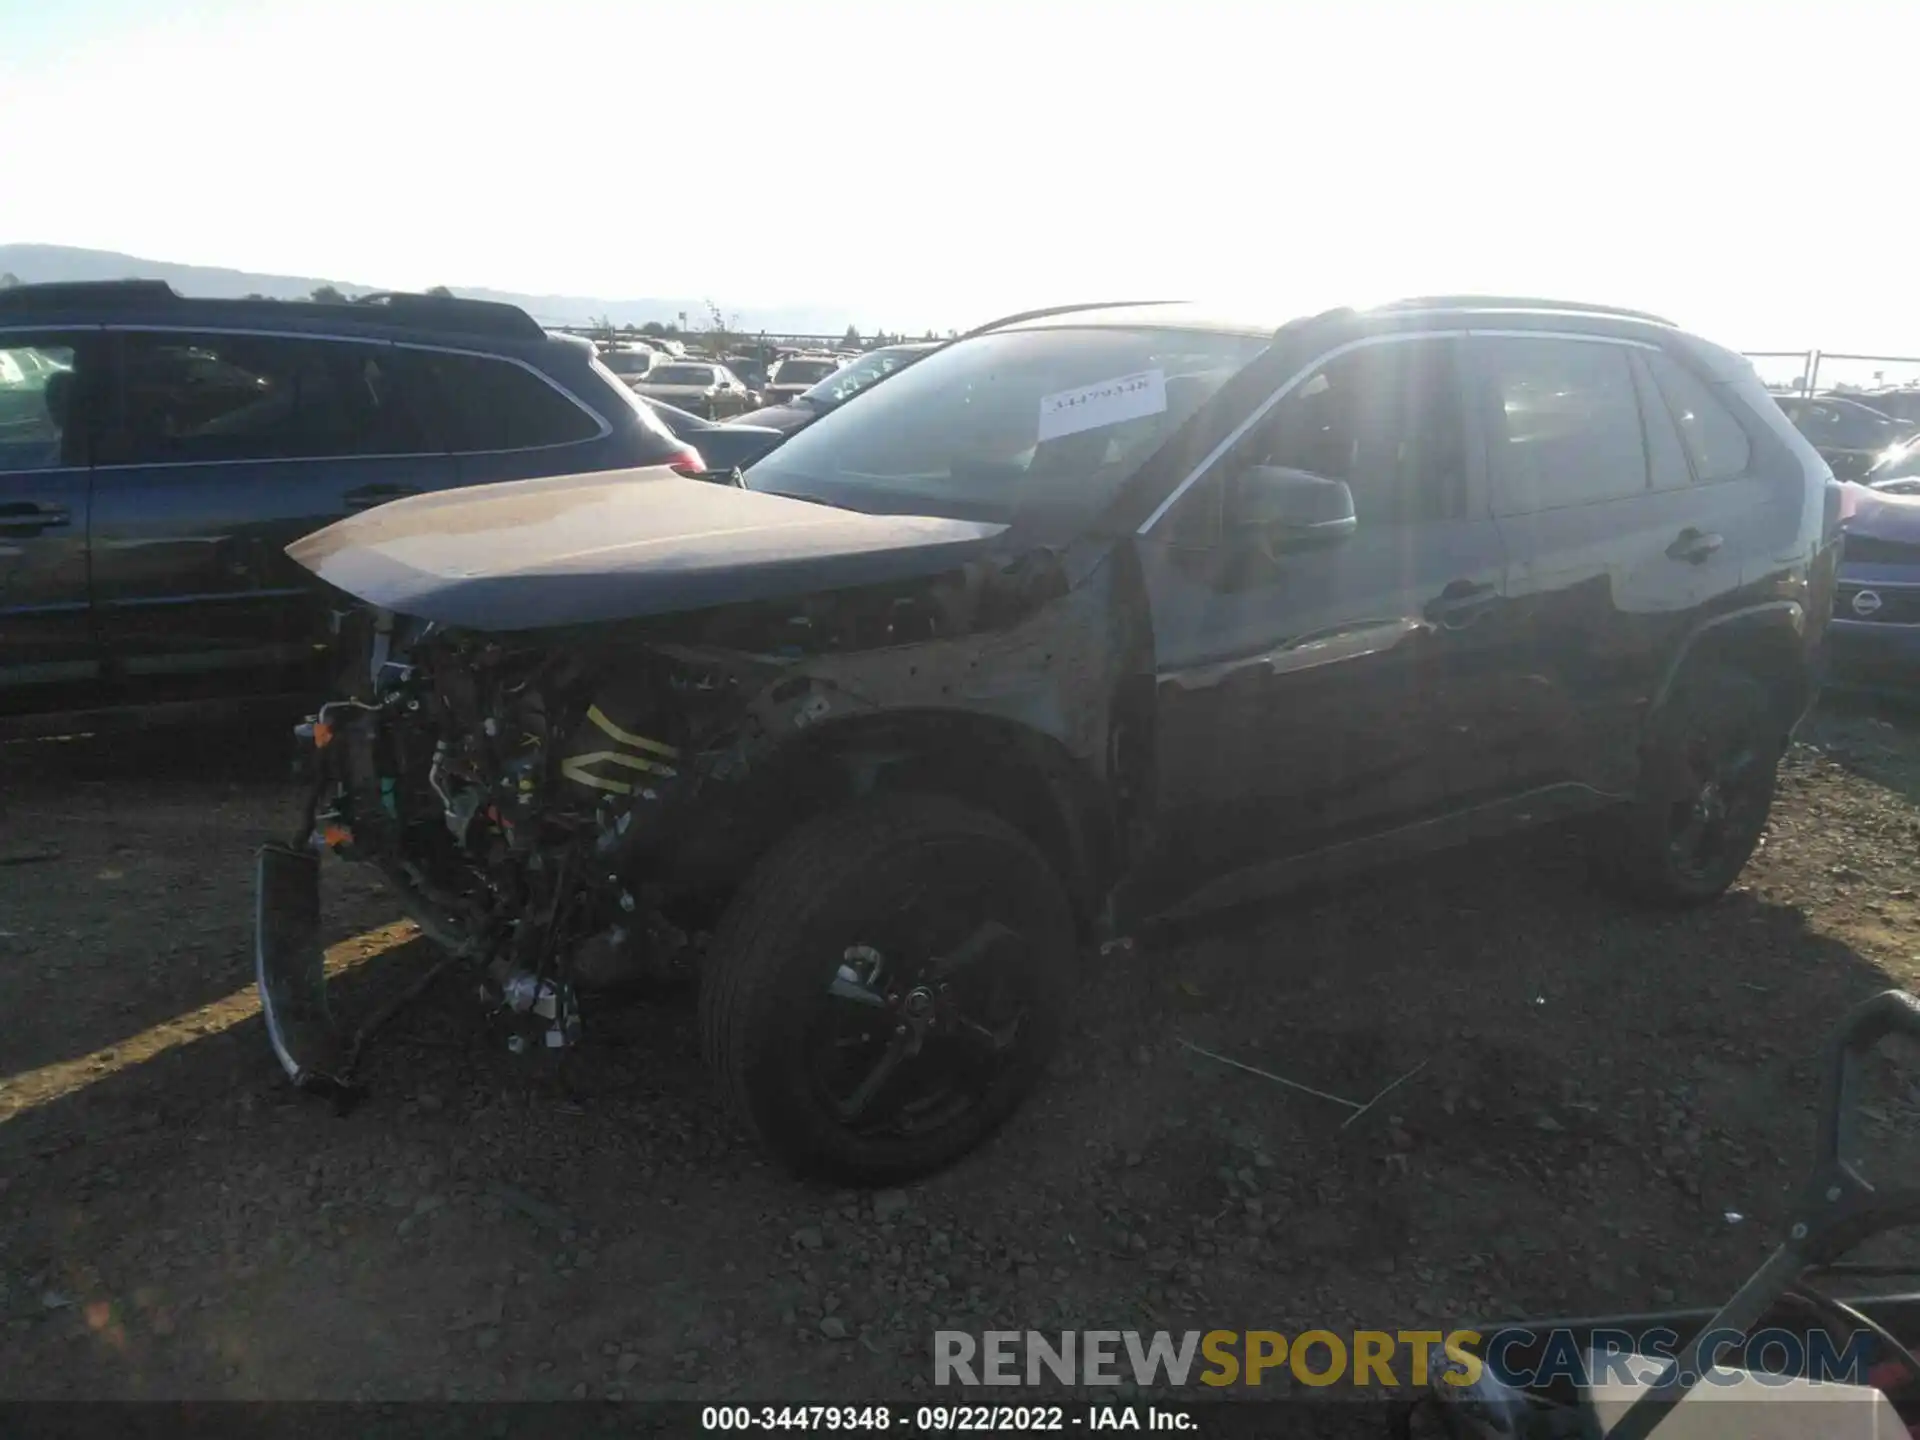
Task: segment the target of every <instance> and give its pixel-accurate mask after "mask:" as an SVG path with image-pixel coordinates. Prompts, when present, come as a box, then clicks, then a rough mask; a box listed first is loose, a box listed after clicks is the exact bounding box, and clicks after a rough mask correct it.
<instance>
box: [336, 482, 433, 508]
mask: <svg viewBox="0 0 1920 1440" xmlns="http://www.w3.org/2000/svg"><path fill="white" fill-rule="evenodd" d="M419 493H420V492H419V491H418V490H413V489H409V488H408V487H407V486H405V485H362V486H361V487H360V488H359V489H358V490H349V491H347V493H346V494H344V495H342V496H341V497H340V499H341V500H342V502H343V503H345V505H346V507H347V509H349V510H371V509H372V508H373V507H374V506H376V505H384V504H386V503H387V502H388V501H389V500H402V499H405V498H406V497H407V496H409V495H418V494H419Z"/></svg>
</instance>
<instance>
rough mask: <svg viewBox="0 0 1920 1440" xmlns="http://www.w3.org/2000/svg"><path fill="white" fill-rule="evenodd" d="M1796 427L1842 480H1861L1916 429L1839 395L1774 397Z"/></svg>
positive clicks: (1907, 423)
mask: <svg viewBox="0 0 1920 1440" xmlns="http://www.w3.org/2000/svg"><path fill="white" fill-rule="evenodd" d="M1775 398H1776V399H1777V400H1778V401H1779V405H1780V408H1781V409H1782V410H1784V411H1785V412H1786V414H1787V418H1788V419H1789V420H1791V421H1793V423H1794V426H1795V428H1797V429H1798V430H1799V431H1800V433H1801V434H1802V435H1804V436H1806V437H1807V439H1808V440H1809V441H1811V442H1812V444H1813V448H1814V449H1816V450H1818V451H1819V452H1820V457H1821V459H1823V460H1825V461H1826V462H1827V464H1828V465H1830V466H1831V467H1832V468H1833V473H1834V474H1835V475H1836V476H1838V477H1839V478H1840V479H1842V480H1862V479H1865V478H1866V475H1867V472H1868V471H1870V470H1872V469H1873V467H1874V466H1875V465H1877V464H1879V463H1880V462H1881V461H1882V460H1884V459H1885V458H1886V457H1887V456H1888V455H1889V454H1890V453H1891V452H1892V451H1894V450H1896V449H1898V448H1900V447H1901V446H1902V445H1904V443H1905V442H1906V441H1908V440H1910V439H1912V438H1913V436H1914V433H1915V431H1916V430H1920V426H1916V425H1915V424H1913V423H1912V422H1909V421H1904V420H1896V419H1894V418H1893V417H1892V416H1891V415H1887V414H1883V413H1882V412H1881V411H1879V410H1875V409H1873V408H1872V407H1871V406H1868V405H1863V404H1861V403H1860V402H1859V401H1858V400H1850V399H1847V398H1845V397H1843V396H1838V395H1781V396H1777V397H1775Z"/></svg>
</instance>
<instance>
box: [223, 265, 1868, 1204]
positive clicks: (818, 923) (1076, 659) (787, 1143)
mask: <svg viewBox="0 0 1920 1440" xmlns="http://www.w3.org/2000/svg"><path fill="white" fill-rule="evenodd" d="M656 474H657V478H656V479H654V480H652V481H649V482H647V483H645V484H643V485H625V484H621V483H618V482H617V481H609V480H607V479H605V478H595V477H591V476H589V477H581V478H579V479H576V480H573V481H568V482H557V483H554V484H552V485H540V486H535V485H528V486H510V487H499V486H493V487H486V488H483V489H479V490H475V491H471V492H467V493H465V494H457V495H431V496H422V497H419V498H417V499H413V500H408V501H403V502H400V503H399V504H397V505H394V506H390V507H387V508H386V509H384V510H382V511H379V512H376V513H374V514H371V515H365V516H356V517H352V518H350V519H348V520H346V521H343V522H341V523H339V524H336V525H333V526H330V527H328V528H327V529H325V530H322V531H320V532H319V533H317V534H314V535H310V536H308V537H306V538H305V539H304V540H302V541H300V542H299V543H298V544H297V545H296V546H294V548H293V554H294V556H295V558H296V559H298V561H299V562H300V563H302V564H304V565H307V566H308V567H310V568H311V569H312V570H313V571H314V573H315V574H317V575H318V576H319V577H320V578H321V579H323V580H325V581H327V582H329V583H331V584H334V585H335V586H337V587H339V588H340V589H342V590H344V591H346V592H347V593H349V594H351V595H353V596H354V597H355V598H356V599H358V600H359V601H360V602H362V606H363V607H370V608H361V609H360V610H358V611H356V613H355V615H354V616H353V617H352V618H351V619H349V620H348V621H347V622H345V628H347V629H348V630H349V631H351V632H352V633H353V634H355V635H357V636H359V637H360V640H359V644H360V646H361V653H362V655H363V656H365V657H366V661H365V662H364V663H360V664H354V665H343V666H342V667H341V673H342V676H343V681H344V683H345V685H346V686H347V688H346V689H344V690H343V691H342V693H341V701H340V703H339V704H337V705H334V706H332V707H330V708H329V710H328V711H327V716H328V717H329V726H330V728H329V743H328V744H326V745H325V746H324V747H316V748H315V749H314V750H312V751H311V752H310V753H311V754H312V756H313V758H314V763H315V765H316V767H317V768H318V771H319V774H318V776H317V779H318V782H319V790H318V794H319V801H320V803H321V805H322V806H324V813H325V815H326V816H327V820H326V823H325V825H324V828H321V829H319V830H318V832H317V833H316V834H314V835H313V837H312V839H311V840H309V838H308V836H307V835H306V834H304V833H302V834H300V835H299V838H298V842H297V843H296V844H294V845H291V846H271V847H268V848H267V849H265V850H263V851H262V855H261V870H260V898H259V903H258V907H257V911H256V914H257V916H258V923H257V926H256V933H257V936H258V943H259V973H260V978H261V985H260V989H261V992H262V995H263V1008H264V1009H265V1012H266V1018H267V1028H268V1032H269V1034H270V1035H272V1036H273V1037H274V1040H275V1049H276V1052H277V1053H278V1055H279V1058H280V1062H281V1064H282V1065H283V1067H285V1068H286V1069H287V1071H288V1073H289V1075H290V1076H291V1077H292V1078H293V1079H294V1081H295V1083H297V1084H303V1085H307V1086H310V1087H312V1088H315V1089H320V1090H326V1089H329V1088H332V1089H336V1090H337V1089H338V1088H339V1087H340V1085H341V1084H342V1083H343V1077H342V1073H341V1066H342V1064H343V1057H345V1056H347V1055H348V1053H349V1051H348V1049H347V1042H346V1040H345V1038H344V1037H342V1036H339V1035H337V1034H331V1033H329V1032H327V1031H326V1029H325V1028H324V1025H323V1023H322V1022H323V1021H324V1014H325V1012H324V1010H323V1008H322V1007H321V1006H320V1005H319V1004H318V1002H317V1000H316V998H315V997H317V996H318V995H320V994H321V993H322V992H323V989H324V987H325V985H326V983H327V982H326V969H325V965H324V955H323V952H322V949H321V945H320V940H319V936H318V932H317V927H316V926H315V924H314V923H313V920H312V917H313V916H314V915H316V914H318V913H320V912H319V906H320V899H319V895H318V888H319V883H320V881H319V871H320V865H319V860H318V856H319V854H320V853H322V852H324V851H331V852H333V853H334V854H336V855H339V856H341V857H343V858H346V859H350V860H360V861H368V862H372V863H374V864H376V865H377V866H379V868H380V870H381V871H382V872H383V873H384V874H385V875H387V876H388V877H389V878H390V879H391V880H392V881H393V883H394V884H395V886H396V887H397V889H398V890H399V892H400V893H401V895H402V896H404V897H406V898H407V900H408V904H407V910H408V913H409V914H411V915H414V916H415V917H417V918H419V919H420V923H421V925H422V928H423V929H425V930H426V931H427V933H428V934H430V935H432V936H434V937H435V938H436V939H437V940H438V941H440V943H442V944H444V945H446V946H448V947H449V948H450V949H452V950H453V951H454V952H455V953H456V954H457V955H458V956H459V957H460V958H461V960H462V961H463V962H464V963H466V964H468V965H469V966H470V967H471V969H472V971H473V973H474V974H475V975H476V977H477V978H478V979H479V981H480V983H481V985H482V986H483V987H485V993H486V994H487V995H488V997H489V1003H490V1004H491V1006H492V1008H493V1010H494V1011H495V1013H497V1014H499V1015H500V1016H501V1017H502V1021H503V1023H504V1024H507V1025H510V1026H513V1027H515V1028H514V1035H515V1037H516V1040H517V1044H516V1047H515V1048H518V1049H520V1050H523V1051H532V1052H535V1053H540V1052H543V1051H544V1050H545V1049H547V1048H549V1047H551V1048H565V1047H566V1046H568V1045H570V1044H572V1043H574V1042H575V1040H577V1039H578V1038H579V1035H580V1033H581V1029H582V1026H583V1025H584V1024H586V1023H589V1022H590V1021H591V1018H592V1012H591V1010H590V1009H588V1008H585V1007H590V1006H591V1005H593V1004H594V1003H595V1002H594V1001H593V999H592V998H591V992H592V988H593V987H594V986H608V985H612V984H616V983H619V982H620V981H623V980H625V981H631V980H634V979H639V978H642V977H660V978H665V977H671V976H674V975H676V974H677V975H681V976H697V978H698V982H699V985H698V990H699V1008H700V1036H701V1043H702V1046H703V1048H704V1050H705V1053H706V1056H707V1058H708V1060H709V1062H710V1064H711V1065H712V1067H713V1069H714V1070H715V1071H716V1073H717V1074H718V1075H719V1076H720V1077H721V1079H722V1083H723V1084H724V1085H725V1087H726V1090H727V1092H728V1094H729V1096H730V1098H731V1100H732V1101H733V1104H734V1106H735V1108H736V1110H737V1112H738V1114H739V1115H740V1116H741V1117H742V1119H743V1120H744V1121H745V1123H746V1124H747V1126H748V1127H749V1128H750V1129H751V1130H752V1131H753V1132H754V1133H755V1134H757V1135H758V1136H759V1137H760V1138H761V1140H762V1141H763V1142H764V1143H765V1144H766V1145H767V1146H768V1147H769V1148H770V1149H771V1150H773V1151H774V1152H775V1153H776V1154H777V1155H778V1156H779V1157H780V1158H781V1159H782V1160H783V1161H785V1162H786V1163H788V1164H790V1165H792V1166H794V1167H795V1168H798V1169H803V1170H808V1171H813V1172H819V1173H824V1174H827V1175H831V1176H833V1177H835V1178H837V1179H840V1180H852V1181H857V1182H862V1183H892V1182H895V1181H898V1180H900V1179H902V1178H905V1177H908V1176H912V1175H916V1174H920V1173H923V1172H925V1171H927V1170H930V1169H933V1168H935V1167H937V1166H940V1165H942V1164H945V1163H947V1162H949V1161H951V1160H953V1159H954V1158H955V1157H957V1156H959V1155H961V1154H963V1153H964V1152H966V1151H967V1150H968V1149H970V1148H971V1147H972V1146H974V1145H975V1144H977V1143H979V1141H981V1140H982V1139H983V1138H984V1137H985V1136H986V1135H987V1134H989V1133H990V1132H991V1131H992V1130H993V1129H994V1128H995V1127H996V1126H997V1125H999V1124H1000V1123H1001V1121H1003V1120H1004V1119H1005V1118H1006V1117H1007V1116H1008V1115H1009V1114H1010V1113H1011V1112H1012V1111H1013V1110H1014V1108H1015V1107H1016V1106H1017V1105H1018V1104H1019V1103H1020V1101H1021V1099H1022V1097H1023V1096H1024V1095H1025V1094H1026V1093H1027V1092H1028V1090H1029V1089H1030V1088H1031V1087H1032V1085H1033V1084H1034V1082H1035V1081H1036V1079H1037V1078H1038V1077H1039V1075H1040V1073H1041V1071H1042V1068H1043V1067H1044V1066H1045V1064H1046V1061H1047V1057H1048V1054H1049V1051H1050V1050H1051V1048H1052V1047H1053V1045H1054V1042H1055V1041H1056V1039H1057V1038H1058V1037H1059V1036H1060V1034H1061V1033H1062V1031H1063V1029H1065V1028H1066V1027H1067V1026H1068V1025H1069V1024H1070V1022H1071V1013H1072V1007H1073V1004H1074V996H1075V986H1074V983H1073V977H1074V967H1075V959H1076V955H1077V954H1078V953H1079V952H1080V950H1081V949H1082V946H1083V944H1084V943H1085V942H1086V941H1089V940H1093V939H1098V938H1101V937H1103V936H1111V935H1114V934H1116V933H1119V934H1125V933H1128V928H1129V927H1131V926H1133V925H1135V924H1138V923H1140V922H1141V921H1142V920H1144V919H1146V918H1148V917H1151V916H1154V915H1166V914H1168V913H1169V912H1174V911H1176V909H1177V910H1178V911H1183V912H1185V913H1192V912H1194V911H1198V910H1202V909H1208V908H1213V907H1216V906H1220V905H1226V904H1233V903H1238V902H1244V901H1246V900H1249V899H1252V898H1254V897H1256V896H1264V895H1267V894H1270V893H1271V892H1272V891H1273V890H1274V889H1275V888H1276V887H1277V886H1279V885H1282V884H1284V883H1286V882H1288V881H1295V882H1297V881H1300V880H1303V879H1310V878H1315V877H1322V876H1326V875H1328V874H1330V873H1333V872H1336V871H1340V870H1344V869H1351V868H1353V867H1355V866H1357V865H1360V864H1364V863H1367V862H1369V861H1380V860H1385V859H1388V858H1393V857H1399V856H1403V855H1405V854H1407V853H1408V852H1411V851H1418V850H1429V849H1434V848H1438V847H1440V846H1443V845H1449V844H1463V843H1471V842H1473V841H1475V840H1478V839H1481V838H1483V837H1488V836H1491V835H1495V834H1499V833H1504V832H1508V831H1514V830H1519V829H1522V828H1523V827H1527V826H1535V825H1542V824H1546V823H1549V822H1555V821H1563V820H1567V819H1571V818H1574V817H1576V816H1577V817H1581V818H1583V819H1584V820H1585V821H1586V822H1587V823H1588V825H1589V827H1590V830H1591V845H1592V852H1593V855H1594V860H1595V867H1596V869H1597V870H1598V871H1599V872H1600V873H1602V874H1604V875H1605V876H1606V877H1608V879H1609V880H1610V881H1611V882H1612V883H1613V884H1615V885H1616V886H1617V887H1618V888H1620V889H1621V890H1623V891H1625V892H1627V893H1630V894H1632V895H1634V896H1637V897H1639V898H1640V899H1643V900H1647V901H1651V902H1653V903H1656V904H1661V905H1667V906H1680V905H1694V904H1700V903H1703V902H1707V901H1710V900H1712V899H1714V898H1715V897H1717V896H1719V895H1720V894H1722V893H1723V892H1724V891H1725V890H1726V888H1727V887H1728V885H1729V884H1731V883H1732V882H1733V880H1734V879H1735V877H1736V876H1737V875H1738V874H1739V873H1740V871H1741V870H1742V868H1743V867H1744V866H1745V865H1746V863H1747V860H1748V858H1749V856H1750V855H1751V854H1752V852H1753V849H1754V847H1755V845H1756V844H1757V842H1758V840H1759V838H1760V835H1761V833H1762V830H1763V828H1764V827H1765V825H1766V823H1767V816H1768V810H1769V807H1770V805H1771V802H1772V798H1773V792H1774V783H1775V770H1776V765H1777V762H1778V760H1779V757H1780V755H1781V754H1782V752H1783V751H1784V750H1785V748H1786V745H1787V743H1788V740H1789V737H1790V736H1791V734H1792V732H1793V730H1794V727H1795V725H1796V724H1797V723H1798V721H1799V719H1800V717H1801V716H1802V714H1803V713H1804V712H1805V710H1806V708H1807V706H1808V705H1809V704H1810V702H1811V700H1812V697H1813V693H1814V657H1815V654H1816V652H1817V649H1818V646H1819V644H1820V640H1821V636H1822V633H1823V631H1824V630H1825V628H1826V623H1827V619H1828V612H1829V607H1830V604H1831V601H1832V596H1833V576H1834V564H1835V560H1836V558H1837V557H1836V552H1837V549H1838V538H1839V532H1838V528H1837V527H1838V524H1839V520H1840V500H1841V498H1842V494H1843V490H1842V487H1841V486H1840V485H1839V484H1837V483H1836V482H1834V480H1833V478H1832V475H1831V473H1830V471H1829V470H1828V467H1827V465H1826V463H1825V462H1824V461H1822V460H1821V459H1820V457H1819V455H1818V454H1816V453H1815V452H1814V450H1813V448H1812V447H1811V446H1810V445H1808V443H1807V441H1806V440H1805V438H1804V437H1802V436H1801V435H1800V433H1799V432H1798V431H1796V430H1795V429H1794V428H1793V426H1792V425H1791V424H1790V423H1788V421H1787V419H1786V417H1785V416H1784V415H1783V414H1782V413H1781V412H1780V408H1779V407H1778V406H1777V405H1775V404H1774V403H1773V402H1772V400H1771V399H1769V398H1768V396H1767V394H1766V392H1765V391H1764V390H1763V389H1762V388H1761V386H1760V383H1759V380H1758V378H1757V377H1756V376H1755V374H1754V371H1753V367H1752V365H1751V364H1750V363H1749V362H1748V361H1746V360H1745V359H1744V358H1742V357H1741V356H1739V355H1736V354H1734V353H1732V352H1730V351H1728V350H1725V349H1722V348H1720V347H1719V346H1716V345H1712V344H1709V343H1707V342H1706V341H1703V340H1700V339H1697V338H1695V337H1693V336H1691V335H1688V334H1686V333H1685V332H1683V331H1681V330H1679V329H1678V328H1677V327H1675V326H1673V325H1671V324H1668V323H1666V322H1663V321H1660V320H1658V319H1655V318H1653V317H1650V316H1644V315H1639V314H1635V313H1629V312H1623V311H1618V310H1608V309H1604V308H1600V307H1594V306H1583V305H1576V304H1555V303H1551V302H1547V301H1541V300H1528V299H1518V298H1516V299H1494V298H1490V297H1471V298H1445V297H1441V298H1430V299H1423V300H1419V301H1410V302H1406V303H1403V304H1399V305H1392V306H1385V307H1381V308H1379V309H1374V310H1369V311H1362V312H1356V311H1353V310H1339V311H1333V312H1329V313H1327V314H1324V315H1320V316H1315V317H1312V318H1309V319H1303V320H1300V321H1296V322H1292V323H1288V324H1285V325H1282V326H1280V327H1279V328H1278V329H1276V328H1275V327H1274V325H1273V324H1272V322H1271V321H1263V320H1262V319H1259V318H1257V317H1253V316H1247V315H1228V316H1221V315H1217V314H1208V313H1204V312H1200V311H1196V310H1193V309H1191V308H1188V307H1182V306H1154V305H1125V306H1075V307H1063V308H1062V309H1060V310H1057V311H1047V312H1040V313H1037V314H1028V315H1021V316H1013V317H1009V318H1008V319H1006V320H1004V321H1001V322H999V323H997V324H994V325H990V326H987V327H985V328H984V329H982V330H980V331H977V332H975V333H973V334H970V335H968V336H967V337H966V338H964V339H961V340H958V341H955V342H954V343H952V344H950V345H947V346H944V347H942V348H941V349H939V350H937V351H935V352H934V353H933V354H931V355H928V356H927V357H926V358H924V359H923V360H920V361H919V362H917V363H915V364H914V365H912V366H910V367H908V368H907V369H905V370H903V371H901V372H899V373H898V374H896V375H895V376H893V377H892V378H891V379H890V380H889V381H888V382H887V383H885V384H880V385H876V386H874V387H872V388H871V389H869V390H868V391H866V392H865V393H863V394H862V395H860V396H859V397H857V400H856V403H852V404H846V405H842V406H840V407H839V408H837V409H835V410H833V411H832V412H831V413H829V414H827V415H825V416H824V417H823V418H821V419H820V420H819V421H818V422H817V423H815V424H813V425H810V426H808V427H807V428H806V429H804V430H802V431H801V432H800V433H799V434H798V435H795V436H794V437H792V438H791V439H789V440H787V441H786V442H785V443H784V444H782V445H781V446H780V447H779V448H778V449H776V450H774V451H773V452H772V453H771V454H769V455H768V456H767V457H766V458H765V459H763V460H761V461H760V462H759V463H758V464H756V465H754V466H753V467H752V468H751V469H749V470H748V471H747V472H746V476H745V481H746V483H745V485H744V486H743V487H733V486H721V485H711V484H697V483H692V482H689V481H686V480H682V479H679V478H676V477H674V476H672V475H670V474H660V473H658V472H656ZM395 612H397V613H398V615H399V616H400V617H401V618H400V619H399V620H398V621H397V622H396V623H394V624H393V625H392V626H391V628H390V629H389V630H388V631H387V632H386V633H385V634H384V635H383V634H382V632H381V631H380V630H379V629H377V628H376V618H377V617H378V616H381V615H385V616H392V615H393V614H394V613H395ZM376 655H377V657H378V658H379V659H380V660H384V661H385V662H386V663H384V664H379V663H373V659H374V657H375V656H376ZM496 736H498V737H502V738H501V739H499V740H497V741H496V740H495V739H494V738H493V737H496ZM505 737H513V738H512V740H511V741H508V740H507V739H506V738H505ZM305 823H306V825H307V826H308V827H312V826H313V816H312V812H311V811H309V812H308V815H307V819H306V822H305ZM344 1078H345V1079H346V1080H350V1078H351V1077H350V1076H347V1077H344ZM1062 1140H1064V1143H1068V1144H1072V1143H1074V1137H1049V1139H1048V1143H1062Z"/></svg>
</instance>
